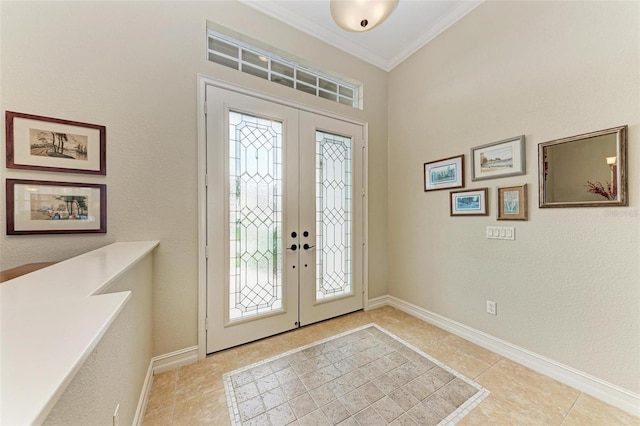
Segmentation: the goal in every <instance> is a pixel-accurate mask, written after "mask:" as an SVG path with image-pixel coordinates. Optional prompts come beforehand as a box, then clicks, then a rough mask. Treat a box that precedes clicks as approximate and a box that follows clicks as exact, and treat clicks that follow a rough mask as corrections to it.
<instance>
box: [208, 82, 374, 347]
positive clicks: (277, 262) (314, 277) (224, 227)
mask: <svg viewBox="0 0 640 426" xmlns="http://www.w3.org/2000/svg"><path fill="white" fill-rule="evenodd" d="M206 103H207V137H206V140H207V142H206V143H207V171H206V173H207V182H208V184H207V190H206V194H207V217H206V221H207V237H206V239H207V247H208V250H207V251H208V257H207V321H206V323H207V353H211V352H215V351H218V350H221V349H226V348H229V347H233V346H236V345H239V344H243V343H247V342H250V341H253V340H257V339H260V338H263V337H267V336H271V335H274V334H277V333H281V332H283V331H288V330H291V329H293V328H296V327H299V326H300V325H301V323H302V325H306V324H309V323H312V322H316V321H320V320H323V319H326V318H331V317H333V316H337V315H341V314H344V313H348V312H352V311H355V310H358V309H361V308H362V297H363V295H362V242H361V241H362V238H363V235H362V227H361V226H360V223H361V221H360V220H356V219H355V218H356V217H362V204H363V202H362V197H361V196H358V197H356V194H361V191H362V184H363V182H362V173H361V170H362V161H363V157H362V146H363V138H362V127H361V126H358V125H355V124H352V123H347V122H344V121H340V120H335V119H332V118H327V117H323V116H320V115H317V114H312V113H308V112H304V111H300V110H298V109H296V108H292V107H289V106H285V105H281V104H278V103H274V102H270V101H267V100H263V99H259V98H256V97H252V96H248V95H244V94H240V93H237V92H234V91H231V90H226V89H222V88H219V87H216V86H211V85H208V86H207V89H206ZM318 138H320V139H318ZM355 188H358V190H357V191H356V190H355ZM357 215H360V216H357ZM305 244H306V245H305Z"/></svg>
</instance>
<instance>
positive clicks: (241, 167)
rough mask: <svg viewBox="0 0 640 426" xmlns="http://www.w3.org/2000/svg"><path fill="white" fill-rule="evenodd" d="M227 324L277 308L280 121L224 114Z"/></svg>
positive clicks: (279, 300) (279, 283)
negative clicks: (226, 143) (226, 132)
mask: <svg viewBox="0 0 640 426" xmlns="http://www.w3.org/2000/svg"><path fill="white" fill-rule="evenodd" d="M229 184H230V185H229V230H230V234H229V259H230V264H229V312H228V315H229V320H230V321H233V320H238V319H245V318H250V317H252V316H256V315H260V314H268V313H272V312H275V311H279V310H281V309H282V245H283V244H282V208H283V206H282V123H281V122H279V121H275V120H269V119H264V118H259V117H256V116H253V115H248V114H243V113H240V112H234V111H230V112H229Z"/></svg>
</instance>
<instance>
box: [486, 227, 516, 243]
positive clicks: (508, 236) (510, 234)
mask: <svg viewBox="0 0 640 426" xmlns="http://www.w3.org/2000/svg"><path fill="white" fill-rule="evenodd" d="M487 239H492V240H515V239H516V228H515V227H513V226H487Z"/></svg>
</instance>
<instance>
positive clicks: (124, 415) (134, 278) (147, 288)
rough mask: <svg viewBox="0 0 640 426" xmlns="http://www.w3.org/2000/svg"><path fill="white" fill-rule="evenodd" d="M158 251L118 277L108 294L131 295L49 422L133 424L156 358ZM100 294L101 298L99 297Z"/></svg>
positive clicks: (64, 394)
mask: <svg viewBox="0 0 640 426" xmlns="http://www.w3.org/2000/svg"><path fill="white" fill-rule="evenodd" d="M152 270H153V254H148V255H147V256H145V257H144V258H143V259H142V260H140V262H139V263H137V264H136V265H133V266H132V268H131V269H130V270H128V271H127V272H125V273H124V275H122V277H121V278H119V279H118V280H116V281H115V282H114V283H113V284H112V285H111V286H110V287H109V288H108V289H107V290H106V291H105V292H103V294H108V293H119V292H124V291H130V292H131V297H130V298H129V300H128V301H127V303H126V305H125V306H124V308H123V309H122V312H120V314H119V315H118V317H117V318H116V319H115V320H114V321H113V324H111V326H110V327H109V329H108V330H107V332H106V333H105V335H104V336H103V337H102V339H100V342H99V343H98V345H97V346H96V348H95V349H94V350H93V351H92V352H91V354H90V355H89V356H88V358H87V360H86V361H85V362H84V364H83V365H82V367H81V368H80V370H78V372H77V373H76V375H75V376H74V378H73V380H71V382H70V383H69V385H68V386H67V388H66V389H65V391H64V393H63V394H62V395H61V396H60V399H59V400H58V402H57V403H56V405H54V406H53V408H52V409H51V412H50V413H49V415H48V416H47V418H46V419H45V421H44V424H45V425H47V426H53V425H110V424H113V413H114V411H115V408H116V406H117V405H120V408H119V410H118V413H119V419H120V422H119V424H121V425H131V424H133V420H134V417H135V414H136V409H137V408H138V400H139V398H140V393H141V391H142V389H143V384H144V381H145V378H146V376H147V370H148V368H149V363H150V362H151V357H152V355H151V351H152V349H153V348H152V345H153V339H152V331H153V326H152V306H151V296H152V294H153V291H152V285H153V276H152ZM94 297H100V296H94Z"/></svg>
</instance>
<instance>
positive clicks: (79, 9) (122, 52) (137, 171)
mask: <svg viewBox="0 0 640 426" xmlns="http://www.w3.org/2000/svg"><path fill="white" fill-rule="evenodd" d="M0 7H1V8H2V15H1V31H2V32H1V34H0V35H1V37H0V39H1V57H2V63H1V65H2V67H1V76H0V85H1V93H2V99H1V100H0V103H1V107H2V111H3V113H4V111H5V110H13V111H19V112H25V113H32V114H38V115H44V116H51V117H58V118H65V119H70V120H75V121H83V122H89V123H96V124H103V125H106V127H107V176H106V177H95V176H88V175H87V176H81V175H67V174H59V173H42V172H41V173H32V172H25V171H16V170H9V169H6V168H4V164H3V165H2V166H1V168H0V171H1V172H2V179H3V180H4V178H5V177H10V178H26V179H42V180H62V181H81V182H90V183H106V184H107V195H108V218H107V220H108V234H107V235H75V236H55V235H47V236H12V237H7V236H6V235H1V236H0V259H1V262H0V269H7V268H10V267H13V266H16V265H19V264H22V263H27V262H38V261H46V260H60V259H64V258H68V257H71V256H73V255H76V254H79V253H82V252H86V251H89V250H91V249H94V248H97V247H100V246H104V245H106V244H108V243H111V242H113V241H132V240H147V239H149V240H160V246H159V247H158V249H157V250H156V252H155V263H154V277H155V288H154V326H155V332H154V337H155V344H154V355H159V354H164V353H168V352H171V351H174V350H178V349H183V348H186V347H190V346H193V345H196V344H197V312H198V303H197V302H198V275H197V268H198V257H197V256H198V251H197V239H198V228H197V220H198V214H197V194H198V193H197V155H196V154H197V126H196V114H197V105H196V96H197V86H196V74H197V73H201V74H204V75H207V76H211V77H214V78H218V79H221V80H224V81H227V82H231V83H235V84H239V85H242V86H245V87H249V88H252V89H255V90H259V91H262V92H266V93H270V94H273V95H276V96H279V97H283V98H288V99H291V100H293V101H296V102H299V103H303V104H307V105H309V106H311V107H314V108H317V109H322V110H327V111H331V112H334V113H338V114H344V115H347V116H350V117H352V118H355V119H358V120H362V121H366V122H368V123H369V167H370V169H371V174H370V179H369V186H370V192H369V200H368V201H369V216H370V235H369V242H370V248H369V255H370V256H369V265H370V270H369V277H370V279H369V286H370V289H369V291H370V293H369V294H370V297H376V296H381V295H384V294H386V293H387V288H386V285H387V280H386V276H387V268H386V264H387V263H386V262H387V261H386V259H387V255H386V246H387V241H386V226H387V225H386V224H387V217H386V216H387V210H386V205H387V200H386V197H387V195H386V179H387V177H386V154H387V149H386V140H387V124H386V123H387V115H386V114H387V90H386V84H387V83H386V82H387V74H386V73H385V72H383V71H381V70H379V69H377V68H375V67H373V66H371V65H368V64H366V63H364V62H362V61H360V60H358V59H355V58H353V57H351V56H349V55H348V54H346V53H344V52H342V51H339V50H336V49H334V48H331V47H329V46H328V45H326V44H324V43H323V42H320V41H318V40H316V39H313V38H311V37H309V36H307V35H305V34H303V33H300V32H298V31H297V30H294V29H292V28H291V27H288V26H286V25H283V24H281V23H279V22H277V21H275V20H273V19H271V18H268V17H266V16H265V15H262V14H260V13H258V12H256V11H254V10H253V9H250V8H248V7H246V6H244V5H242V4H241V3H238V2H225V1H216V2H2V4H1V6H0ZM207 20H209V21H213V22H216V23H218V24H220V25H223V26H225V27H228V28H234V29H235V30H236V31H238V32H240V33H244V34H246V35H247V36H249V37H252V38H254V39H258V40H260V41H262V42H264V43H267V44H270V45H273V46H276V47H278V48H279V49H281V50H284V51H288V52H291V53H292V54H293V55H294V56H297V57H300V58H304V59H305V60H307V61H309V62H311V63H315V64H322V66H323V69H324V70H325V71H335V72H337V73H339V74H342V75H346V76H350V77H352V78H354V79H356V80H359V81H362V82H363V83H364V87H365V96H366V97H365V101H364V107H365V108H364V110H363V111H357V110H354V109H353V108H349V107H346V106H344V105H338V104H334V103H332V102H329V101H326V100H324V99H317V98H315V97H313V96H310V95H307V94H304V93H301V92H298V91H295V90H293V89H289V88H286V87H282V86H279V85H275V84H273V83H270V82H267V81H264V80H260V79H258V78H256V77H253V76H249V75H244V74H241V73H239V72H237V71H234V70H231V69H228V68H224V67H221V66H219V65H216V64H212V63H209V62H208V61H207V60H206V53H205V48H206V35H205V31H206V21H207ZM2 123H3V124H2V125H3V126H4V120H2ZM2 135H4V127H2ZM4 153H5V148H4V138H3V142H2V144H0V157H4V155H5V154H4ZM4 191H5V189H4V184H3V185H2V186H1V189H0V198H1V199H2V203H1V205H3V206H4V199H5V193H4ZM0 228H1V229H4V228H5V218H4V214H2V215H1V220H0ZM3 234H4V232H3Z"/></svg>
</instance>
